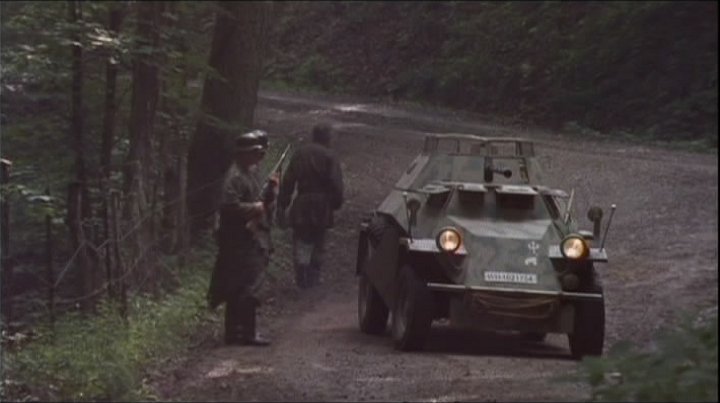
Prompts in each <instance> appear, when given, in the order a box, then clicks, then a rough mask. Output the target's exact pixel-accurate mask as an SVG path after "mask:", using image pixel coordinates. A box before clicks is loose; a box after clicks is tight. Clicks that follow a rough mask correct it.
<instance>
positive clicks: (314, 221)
mask: <svg viewBox="0 0 720 403" xmlns="http://www.w3.org/2000/svg"><path fill="white" fill-rule="evenodd" d="M331 134H332V133H331V128H330V126H328V125H325V124H320V125H316V126H315V127H313V130H312V143H308V144H305V145H303V146H301V147H300V148H299V149H298V150H297V152H295V153H294V154H293V156H292V158H291V159H290V163H289V164H288V167H287V170H286V172H285V174H284V176H283V179H282V183H281V184H280V194H279V196H278V210H277V213H278V223H279V224H280V225H284V223H285V209H286V208H287V206H288V205H289V204H290V199H291V198H292V195H293V192H294V191H295V190H297V194H296V195H295V198H294V199H293V201H292V206H291V207H290V211H289V213H288V215H289V221H290V222H289V224H290V226H291V227H292V229H293V263H294V265H295V282H296V284H297V285H298V287H300V288H307V287H312V286H315V285H317V284H319V282H320V267H321V265H322V261H323V259H322V258H323V253H324V248H325V231H326V230H327V229H328V228H330V227H332V225H333V211H334V210H337V209H339V208H340V206H342V203H343V179H342V170H341V168H340V163H339V162H338V159H337V157H336V156H335V155H334V154H333V152H332V151H331V150H330V137H331ZM296 185H297V187H296Z"/></svg>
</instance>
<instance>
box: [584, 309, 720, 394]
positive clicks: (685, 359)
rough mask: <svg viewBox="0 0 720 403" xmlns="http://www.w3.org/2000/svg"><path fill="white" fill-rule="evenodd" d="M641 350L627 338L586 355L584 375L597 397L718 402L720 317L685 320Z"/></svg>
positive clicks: (659, 334)
mask: <svg viewBox="0 0 720 403" xmlns="http://www.w3.org/2000/svg"><path fill="white" fill-rule="evenodd" d="M647 350H648V351H644V350H641V349H639V348H637V347H636V346H633V345H631V344H630V343H628V342H622V343H618V344H617V345H615V346H614V347H613V348H612V349H611V350H610V351H609V352H608V354H607V356H606V357H599V358H586V359H585V360H583V361H582V363H581V368H580V369H581V374H582V375H581V377H583V378H584V379H585V380H586V381H587V382H588V383H589V384H590V386H591V387H592V398H593V401H656V402H658V401H673V402H682V401H715V402H717V401H718V319H717V311H715V313H714V315H713V317H711V318H710V319H709V320H706V321H702V322H698V321H695V320H692V319H690V318H685V319H684V320H683V321H682V322H681V324H680V325H679V326H678V327H677V328H675V329H665V330H662V331H661V332H660V333H658V335H657V336H656V338H655V342H654V343H653V344H652V346H651V347H650V348H649V349H647Z"/></svg>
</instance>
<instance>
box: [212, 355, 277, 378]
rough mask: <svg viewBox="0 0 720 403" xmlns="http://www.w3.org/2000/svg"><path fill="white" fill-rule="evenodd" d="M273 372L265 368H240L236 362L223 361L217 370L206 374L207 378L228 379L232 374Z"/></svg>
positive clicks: (271, 369) (217, 366)
mask: <svg viewBox="0 0 720 403" xmlns="http://www.w3.org/2000/svg"><path fill="white" fill-rule="evenodd" d="M272 372H273V368H272V367H263V366H250V367H242V366H240V363H239V362H238V361H235V360H223V361H220V362H219V363H218V364H217V365H216V366H215V368H213V369H211V370H210V371H208V373H207V374H205V377H206V378H211V379H212V378H222V377H226V376H229V375H232V374H242V375H247V374H269V373H272Z"/></svg>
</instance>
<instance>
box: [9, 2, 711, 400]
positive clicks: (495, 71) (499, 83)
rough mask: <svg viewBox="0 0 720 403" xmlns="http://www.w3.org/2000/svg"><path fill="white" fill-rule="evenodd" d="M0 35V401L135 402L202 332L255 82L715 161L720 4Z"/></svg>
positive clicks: (145, 5)
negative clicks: (217, 228)
mask: <svg viewBox="0 0 720 403" xmlns="http://www.w3.org/2000/svg"><path fill="white" fill-rule="evenodd" d="M0 24H1V25H0V68H1V73H0V74H1V77H0V112H1V116H0V133H1V138H0V154H1V155H0V156H1V157H2V200H1V201H2V206H1V207H0V212H1V213H2V232H1V234H0V240H1V241H2V244H1V246H0V253H1V254H2V272H1V273H0V276H1V277H0V280H1V281H0V286H1V289H0V296H1V297H2V298H1V304H2V338H3V340H2V343H3V344H2V351H3V368H2V371H3V385H2V393H3V396H4V398H3V400H5V397H7V398H9V399H10V400H15V399H25V398H30V399H39V400H45V399H52V400H54V399H60V400H64V399H73V400H75V399H77V400H96V399H110V400H113V399H145V398H148V396H149V395H148V394H147V393H148V392H147V390H146V388H145V386H144V384H143V379H144V378H143V375H142V371H143V370H144V368H146V367H148V366H150V365H151V364H153V363H156V362H157V361H158V360H162V359H163V358H162V357H164V356H166V355H168V354H173V353H174V352H175V351H176V350H174V348H177V347H176V346H175V347H174V346H173V344H176V345H183V344H182V343H185V344H187V343H190V341H188V340H190V339H192V332H193V329H195V328H197V327H198V326H200V325H201V324H203V323H205V322H203V320H205V319H203V315H207V313H202V312H204V311H203V310H202V308H203V306H204V305H203V304H204V303H205V301H204V292H205V290H206V284H207V280H208V278H207V277H208V276H209V274H208V273H209V271H208V270H209V268H210V267H211V265H212V259H213V253H214V249H213V244H212V228H211V226H212V218H213V214H214V207H213V206H215V205H216V197H217V189H218V187H219V184H220V181H221V179H222V175H223V173H224V172H225V170H226V169H227V167H228V166H229V164H230V155H229V154H228V151H227V150H228V144H230V143H229V142H230V141H231V138H232V133H236V132H238V131H239V130H250V129H253V128H255V127H256V126H255V124H256V118H255V108H256V104H257V102H258V96H259V95H258V94H259V91H261V90H263V89H273V90H286V91H299V92H303V91H305V92H313V93H320V94H323V93H327V94H343V95H352V96H362V97H368V98H370V99H374V100H379V102H386V103H390V104H421V105H430V106H433V107H437V108H447V109H452V110H458V111H465V112H468V113H476V114H480V115H482V116H487V117H488V118H489V119H493V120H496V121H501V122H511V123H513V124H520V125H527V126H533V127H542V128H545V129H547V130H551V131H559V132H566V133H570V134H571V135H574V136H578V137H582V136H586V135H589V134H593V135H597V136H600V137H603V138H610V139H623V140H627V141H633V142H639V143H641V144H654V143H656V142H660V143H662V144H664V145H665V146H667V147H669V148H670V149H673V148H676V149H684V150H701V151H703V152H710V153H716V152H717V138H718V108H717V94H718V87H717V76H718V68H717V65H718V61H717V60H718V58H717V50H718V49H717V46H718V43H717V42H718V19H717V2H694V1H686V2H553V1H541V2H535V1H532V2H530V1H528V2H524V1H517V2H462V1H460V2H457V1H449V2H157V1H147V2H122V1H108V2H81V1H64V2H33V1H20V2H2V3H0ZM292 141H293V139H292V138H290V137H289V136H284V135H280V136H277V137H276V138H274V139H273V142H272V144H271V150H270V153H269V156H268V158H267V159H266V161H267V163H268V164H272V162H274V161H273V159H274V157H275V155H276V154H277V153H278V151H279V150H281V149H282V148H283V147H284V145H285V144H286V143H291V142H292ZM198 267H202V268H203V269H198ZM198 312H201V313H198ZM78 329H84V331H82V332H78ZM117 335H123V336H122V337H124V339H123V340H125V341H124V342H123V343H115V341H111V339H110V338H112V337H115V336H117ZM714 337H715V354H717V344H716V341H717V333H715V336H714ZM98 340H100V341H98ZM78 343H79V344H80V345H81V346H84V347H83V348H80V349H77V348H68V347H67V346H68V345H73V344H74V345H75V347H77V345H78ZM93 343H95V344H93ZM103 345H106V346H107V345H112V346H114V347H113V348H110V349H102V348H100V347H99V346H103ZM79 350H83V351H82V352H78V351H79ZM23 352H25V353H23ZM98 360H100V361H102V362H108V363H115V364H113V365H114V367H113V368H115V367H117V369H116V370H107V368H103V367H96V366H94V363H96V362H97V361H98ZM715 371H717V367H715ZM716 376H717V375H716V373H715V382H717V377H716ZM88 379H90V381H88Z"/></svg>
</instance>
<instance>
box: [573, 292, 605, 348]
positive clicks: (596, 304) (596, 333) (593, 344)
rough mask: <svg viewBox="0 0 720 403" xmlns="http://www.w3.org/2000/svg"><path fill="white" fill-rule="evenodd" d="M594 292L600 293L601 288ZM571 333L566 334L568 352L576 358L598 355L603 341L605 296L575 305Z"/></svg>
mask: <svg viewBox="0 0 720 403" xmlns="http://www.w3.org/2000/svg"><path fill="white" fill-rule="evenodd" d="M595 291H596V292H598V291H599V293H601V294H602V288H599V287H598V288H597V289H596V290H595ZM574 322H575V323H574V326H573V333H571V334H568V341H569V344H570V353H571V354H572V357H573V358H574V359H576V360H580V359H582V358H583V357H585V356H600V355H602V352H603V344H604V342H605V298H602V299H601V300H600V301H582V302H578V303H577V304H576V305H575V321H574Z"/></svg>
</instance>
